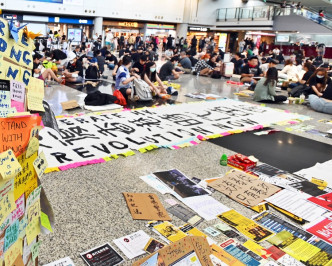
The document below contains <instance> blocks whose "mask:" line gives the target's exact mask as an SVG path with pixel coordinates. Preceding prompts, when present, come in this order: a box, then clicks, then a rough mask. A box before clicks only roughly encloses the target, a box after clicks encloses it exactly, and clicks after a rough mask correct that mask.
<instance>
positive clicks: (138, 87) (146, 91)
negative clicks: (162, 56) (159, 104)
mask: <svg viewBox="0 0 332 266" xmlns="http://www.w3.org/2000/svg"><path fill="white" fill-rule="evenodd" d="M134 91H135V94H136V95H137V96H138V97H139V99H140V100H141V101H151V100H152V92H151V90H150V86H149V85H148V84H147V83H146V82H145V81H144V80H142V79H134V89H132V90H131V97H132V98H133V96H134Z"/></svg>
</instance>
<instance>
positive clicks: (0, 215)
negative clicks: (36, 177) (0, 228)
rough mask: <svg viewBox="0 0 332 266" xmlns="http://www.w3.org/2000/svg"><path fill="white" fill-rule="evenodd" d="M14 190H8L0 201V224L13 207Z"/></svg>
mask: <svg viewBox="0 0 332 266" xmlns="http://www.w3.org/2000/svg"><path fill="white" fill-rule="evenodd" d="M15 207H16V205H15V201H14V192H13V191H10V192H8V193H7V195H5V196H4V197H3V199H2V200H1V201H0V224H2V223H3V222H4V221H5V220H6V218H7V216H8V215H9V214H10V213H11V212H12V211H13V210H14V209H15Z"/></svg>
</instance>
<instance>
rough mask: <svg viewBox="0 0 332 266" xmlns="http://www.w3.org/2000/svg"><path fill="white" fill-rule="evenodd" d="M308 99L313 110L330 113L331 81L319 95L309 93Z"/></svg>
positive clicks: (331, 112) (331, 109) (331, 103)
mask: <svg viewBox="0 0 332 266" xmlns="http://www.w3.org/2000/svg"><path fill="white" fill-rule="evenodd" d="M308 100H309V103H310V106H311V108H312V109H314V110H315V111H317V112H321V113H326V114H330V115H332V83H331V82H330V83H329V84H328V86H327V87H326V89H324V90H323V91H322V96H321V97H318V96H317V95H315V94H311V95H309V98H308Z"/></svg>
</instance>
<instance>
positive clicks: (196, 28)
mask: <svg viewBox="0 0 332 266" xmlns="http://www.w3.org/2000/svg"><path fill="white" fill-rule="evenodd" d="M188 30H189V31H209V30H210V28H204V27H188Z"/></svg>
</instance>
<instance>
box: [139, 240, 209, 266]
mask: <svg viewBox="0 0 332 266" xmlns="http://www.w3.org/2000/svg"><path fill="white" fill-rule="evenodd" d="M155 254H158V263H159V264H158V265H176V264H175V263H179V265H180V264H181V265H192V264H194V265H202V266H212V265H213V264H212V261H211V259H210V254H211V250H210V246H209V243H208V242H207V240H206V238H205V237H201V236H187V237H185V238H183V239H181V240H179V241H177V242H175V243H172V244H170V245H168V246H165V247H164V248H162V249H160V250H158V251H157V252H156V253H154V254H152V255H150V256H147V257H145V258H143V259H140V260H138V261H136V262H134V263H133V266H139V265H141V264H143V263H144V262H146V261H147V260H148V259H149V258H151V257H152V256H154V255H155Z"/></svg>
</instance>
